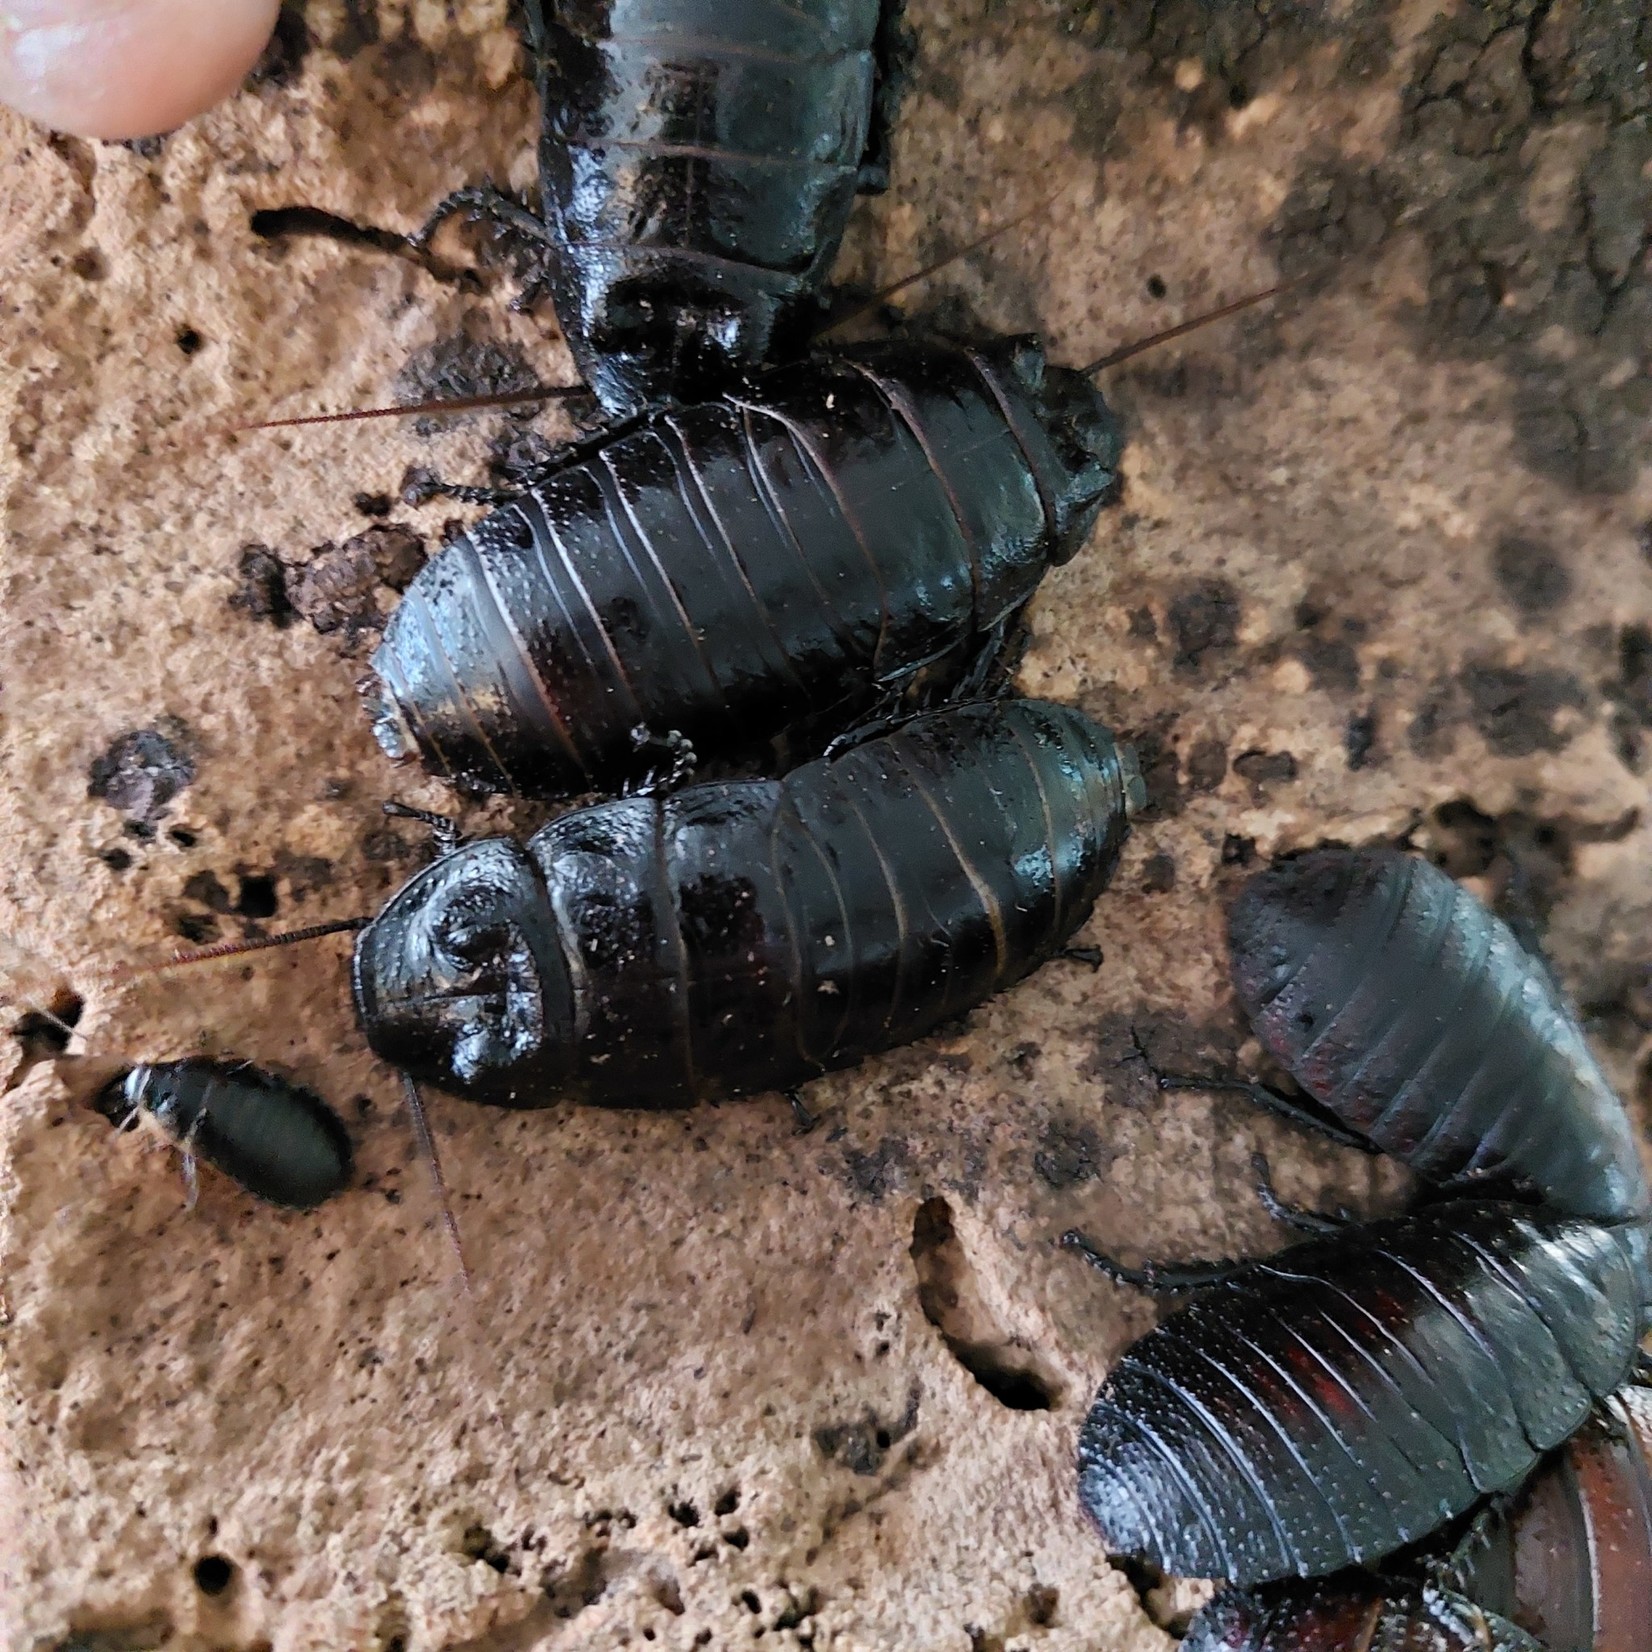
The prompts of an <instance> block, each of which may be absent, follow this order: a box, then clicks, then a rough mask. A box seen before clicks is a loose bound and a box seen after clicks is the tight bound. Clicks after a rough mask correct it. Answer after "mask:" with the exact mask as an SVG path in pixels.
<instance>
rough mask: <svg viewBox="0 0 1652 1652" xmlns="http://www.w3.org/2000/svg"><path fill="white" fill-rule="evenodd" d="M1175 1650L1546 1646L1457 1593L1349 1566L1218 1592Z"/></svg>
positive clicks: (1504, 1651) (1417, 1651)
mask: <svg viewBox="0 0 1652 1652" xmlns="http://www.w3.org/2000/svg"><path fill="white" fill-rule="evenodd" d="M1182 1652H1545V1649H1544V1648H1543V1647H1542V1646H1540V1645H1539V1644H1538V1643H1537V1642H1536V1641H1535V1640H1533V1639H1532V1637H1531V1636H1530V1635H1528V1634H1527V1633H1526V1631H1525V1630H1524V1629H1521V1628H1519V1627H1517V1626H1516V1625H1515V1624H1512V1623H1510V1622H1509V1621H1508V1620H1507V1619H1506V1618H1501V1617H1498V1616H1497V1615H1496V1614H1495V1613H1491V1612H1487V1611H1485V1610H1484V1609H1483V1608H1481V1607H1480V1606H1478V1605H1476V1604H1475V1603H1473V1602H1471V1601H1469V1600H1466V1599H1465V1598H1464V1597H1463V1596H1461V1595H1458V1594H1454V1593H1451V1592H1450V1591H1448V1590H1444V1589H1440V1588H1437V1587H1435V1586H1432V1585H1430V1584H1426V1583H1404V1582H1397V1581H1385V1580H1384V1579H1381V1578H1376V1577H1372V1576H1370V1575H1369V1574H1367V1573H1362V1572H1348V1573H1343V1574H1340V1575H1338V1576H1337V1577H1334V1578H1326V1579H1323V1580H1320V1581H1317V1582H1314V1583H1285V1584H1272V1585H1266V1586H1264V1587H1262V1588H1260V1589H1247V1590H1238V1589H1227V1590H1224V1591H1223V1592H1222V1593H1221V1594H1219V1595H1218V1596H1217V1597H1216V1598H1215V1599H1214V1600H1213V1601H1211V1603H1210V1604H1209V1605H1208V1606H1207V1607H1205V1609H1204V1610H1203V1611H1202V1612H1200V1613H1199V1615H1198V1616H1197V1617H1196V1618H1194V1620H1193V1622H1192V1623H1191V1624H1190V1625H1189V1626H1188V1631H1187V1634H1186V1636H1185V1637H1184V1638H1183V1640H1182ZM1548 1652H1558V1649H1557V1648H1554V1647H1550V1648H1548Z"/></svg>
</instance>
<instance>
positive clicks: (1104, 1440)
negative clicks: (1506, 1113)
mask: <svg viewBox="0 0 1652 1652" xmlns="http://www.w3.org/2000/svg"><path fill="white" fill-rule="evenodd" d="M1067 1242H1068V1243H1069V1244H1070V1245H1071V1246H1073V1248H1076V1249H1079V1250H1081V1251H1082V1252H1083V1253H1084V1254H1086V1255H1087V1256H1088V1257H1089V1259H1090V1260H1092V1261H1093V1262H1095V1263H1096V1265H1097V1266H1099V1267H1102V1268H1103V1269H1104V1270H1105V1271H1107V1272H1109V1273H1112V1274H1113V1275H1114V1276H1115V1277H1118V1278H1121V1279H1123V1280H1126V1281H1128V1282H1130V1283H1135V1284H1144V1285H1148V1286H1150V1287H1155V1288H1172V1289H1180V1288H1189V1287H1193V1286H1200V1285H1207V1286H1210V1287H1212V1288H1211V1289H1209V1290H1207V1291H1205V1292H1203V1293H1202V1294H1201V1295H1199V1296H1198V1297H1196V1298H1195V1299H1194V1301H1193V1302H1192V1303H1191V1304H1189V1306H1187V1307H1186V1308H1184V1309H1182V1310H1181V1311H1180V1312H1178V1313H1176V1314H1173V1315H1172V1316H1171V1317H1170V1318H1168V1319H1167V1320H1165V1321H1164V1322H1163V1323H1162V1324H1160V1325H1159V1327H1158V1328H1157V1329H1156V1330H1154V1331H1152V1332H1150V1333H1149V1334H1148V1335H1147V1336H1145V1337H1143V1338H1142V1339H1141V1340H1140V1341H1139V1342H1137V1343H1135V1344H1134V1345H1133V1346H1132V1347H1131V1348H1130V1349H1128V1350H1127V1351H1126V1353H1125V1354H1124V1357H1123V1358H1122V1359H1121V1360H1120V1361H1119V1363H1118V1364H1117V1365H1116V1366H1115V1367H1114V1368H1113V1370H1112V1371H1111V1372H1110V1373H1109V1375H1108V1378H1107V1381H1106V1383H1105V1384H1104V1385H1103V1387H1102V1389H1101V1391H1100V1393H1099V1394H1098V1395H1097V1396H1096V1400H1095V1403H1094V1405H1093V1406H1092V1407H1091V1410H1090V1414H1089V1417H1088V1419H1087V1421H1086V1422H1085V1425H1084V1429H1083V1432H1082V1434H1081V1436H1080V1440H1079V1450H1078V1464H1079V1494H1080V1497H1081V1500H1082V1502H1083V1504H1084V1507H1085V1509H1086V1510H1087V1511H1088V1512H1089V1514H1090V1516H1091V1517H1092V1519H1093V1520H1094V1521H1095V1523H1096V1525H1097V1527H1098V1529H1099V1530H1100V1533H1101V1536H1102V1539H1103V1541H1104V1542H1105V1543H1106V1545H1107V1547H1108V1550H1109V1551H1110V1552H1111V1553H1114V1554H1118V1555H1128V1556H1134V1557H1136V1558H1138V1559H1140V1560H1143V1561H1146V1562H1148V1563H1149V1564H1152V1565H1155V1566H1158V1567H1159V1568H1161V1569H1162V1570H1164V1571H1169V1572H1178V1573H1182V1574H1184V1575H1189V1576H1194V1577H1224V1578H1227V1579H1228V1580H1229V1581H1230V1582H1233V1583H1235V1584H1238V1585H1240V1586H1249V1585H1251V1584H1256V1583H1262V1582H1267V1581H1269V1580H1271V1579H1274V1578H1280V1577H1289V1576H1300V1577H1314V1576H1320V1575H1323V1574H1326V1573H1330V1572H1334V1571H1338V1570H1340V1569H1341V1568H1343V1567H1345V1566H1349V1565H1354V1564H1368V1563H1370V1562H1372V1561H1376V1560H1380V1559H1382V1558H1383V1557H1384V1556H1386V1555H1389V1554H1391V1553H1393V1552H1394V1551H1395V1550H1397V1549H1399V1548H1401V1547H1403V1546H1405V1545H1407V1544H1410V1543H1414V1542H1418V1541H1420V1540H1422V1539H1423V1538H1425V1537H1427V1536H1429V1535H1430V1534H1431V1533H1432V1532H1434V1531H1435V1530H1436V1529H1438V1528H1439V1527H1440V1526H1442V1525H1443V1524H1444V1523H1445V1522H1447V1521H1449V1520H1451V1519H1452V1518H1454V1517H1455V1516H1457V1515H1460V1514H1463V1513H1465V1512H1467V1511H1468V1510H1470V1509H1471V1508H1473V1507H1474V1506H1475V1505H1476V1504H1477V1503H1478V1502H1479V1501H1480V1500H1481V1499H1483V1498H1484V1497H1486V1496H1487V1495H1488V1494H1492V1493H1498V1492H1504V1491H1508V1490H1510V1489H1512V1488H1514V1487H1516V1486H1518V1485H1519V1484H1520V1482H1521V1481H1522V1480H1524V1479H1525V1477H1526V1476H1527V1475H1528V1474H1529V1473H1530V1472H1531V1470H1532V1468H1533V1467H1534V1466H1535V1464H1536V1463H1537V1461H1538V1458H1539V1457H1540V1456H1541V1454H1542V1453H1543V1452H1545V1451H1547V1450H1550V1449H1552V1448H1553V1447H1555V1446H1558V1445H1560V1444H1561V1443H1562V1442H1563V1441H1564V1440H1566V1438H1567V1437H1568V1436H1569V1435H1570V1434H1571V1433H1572V1432H1573V1431H1574V1430H1575V1429H1577V1428H1578V1427H1580V1426H1581V1425H1582V1423H1583V1421H1584V1419H1585V1418H1586V1417H1587V1415H1588V1413H1589V1409H1590V1407H1591V1406H1592V1405H1593V1404H1594V1403H1595V1401H1597V1400H1599V1399H1603V1398H1604V1397H1605V1396H1606V1395H1608V1394H1610V1393H1611V1392H1612V1391H1613V1390H1614V1389H1616V1388H1618V1387H1619V1386H1621V1385H1622V1383H1623V1382H1624V1381H1625V1379H1626V1378H1627V1377H1628V1375H1629V1373H1630V1371H1631V1370H1632V1369H1633V1368H1634V1366H1635V1362H1636V1359H1637V1356H1638V1346H1637V1345H1638V1340H1639V1337H1640V1335H1641V1333H1642V1331H1643V1330H1644V1328H1645V1325H1646V1316H1645V1309H1644V1306H1643V1303H1644V1300H1645V1299H1646V1298H1647V1296H1648V1295H1649V1294H1652V1292H1649V1289H1648V1287H1649V1283H1652V1282H1649V1281H1648V1279H1647V1277H1646V1268H1645V1233H1644V1230H1643V1229H1640V1228H1638V1227H1636V1226H1633V1225H1619V1226H1616V1227H1607V1226H1603V1225H1601V1224H1599V1223H1594V1222H1590V1221H1587V1220H1584V1219H1581V1218H1578V1217H1574V1216H1569V1215H1565V1214H1562V1213H1560V1212H1555V1211H1549V1210H1543V1209H1538V1210H1527V1209H1525V1208H1523V1207H1521V1206H1518V1205H1515V1204H1511V1203H1498V1202H1461V1203H1456V1202H1454V1203H1446V1204H1440V1205H1437V1206H1434V1207H1432V1208H1431V1209H1429V1210H1427V1211H1424V1212H1421V1213H1419V1214H1416V1215H1412V1216H1406V1217H1400V1218H1396V1219H1393V1220H1389V1221H1382V1222H1373V1223H1369V1224H1366V1225H1364V1226H1351V1227H1348V1228H1346V1229H1345V1230H1344V1231H1342V1232H1340V1233H1338V1234H1337V1235H1335V1236H1334V1237H1331V1238H1322V1239H1317V1240H1312V1241H1310V1242H1308V1243H1306V1244H1301V1245H1297V1246H1294V1247H1292V1248H1291V1249H1289V1250H1286V1251H1284V1252H1282V1253H1280V1254H1279V1255H1277V1256H1273V1257H1270V1258H1268V1259H1267V1260H1265V1261H1260V1262H1251V1263H1246V1264H1233V1263H1224V1264H1201V1265H1194V1266H1190V1267H1186V1268H1181V1269H1162V1270H1161V1269H1144V1270H1131V1269H1125V1268H1120V1267H1119V1265H1118V1264H1117V1263H1114V1262H1112V1261H1110V1260H1109V1259H1108V1258H1106V1257H1103V1256H1100V1255H1099V1254H1098V1253H1095V1252H1094V1251H1092V1250H1090V1249H1089V1248H1088V1247H1087V1246H1086V1245H1085V1242H1084V1241H1083V1240H1082V1239H1080V1238H1079V1237H1078V1236H1077V1235H1069V1236H1068V1239H1067Z"/></svg>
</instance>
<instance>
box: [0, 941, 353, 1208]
mask: <svg viewBox="0 0 1652 1652" xmlns="http://www.w3.org/2000/svg"><path fill="white" fill-rule="evenodd" d="M360 927H361V926H360V924H359V923H357V922H356V921H354V920H347V921H346V922H344V923H341V924H340V923H324V924H315V925H312V926H310V927H309V928H307V929H299V930H294V931H291V932H290V933H288V934H286V935H281V936H273V937H271V936H262V937H256V938H254V939H252V940H250V941H232V942H223V943H220V944H218V945H215V946H210V947H206V948H203V949H201V950H199V951H191V952H187V953H179V954H177V955H175V958H174V959H172V960H168V961H166V962H163V963H160V964H152V965H148V966H140V967H138V968H136V969H120V968H117V969H112V970H104V971H102V972H99V973H100V978H101V980H102V981H103V982H104V983H105V984H113V983H115V982H118V981H121V980H124V979H128V978H131V977H133V976H136V975H144V974H149V973H152V972H154V971H156V970H165V969H169V968H172V967H173V966H174V964H175V963H176V962H192V961H196V960H198V959H203V958H216V957H225V956H231V955H235V954H240V953H244V952H252V951H258V950H260V949H262V948H264V947H268V946H275V945H287V944H290V943H291V942H293V941H305V940H311V939H314V938H316V937H317V936H321V935H328V934H333V933H336V932H338V931H340V930H355V929H359V928H360ZM6 950H7V951H8V952H17V953H20V954H21V955H22V956H23V957H24V958H25V959H28V958H30V957H31V955H30V954H29V953H28V950H27V949H26V948H23V947H21V946H20V945H19V944H18V943H16V942H12V943H9V944H8V945H7V947H6ZM24 1009H25V1012H24V1014H23V1015H22V1016H21V1017H20V1018H19V1019H18V1020H17V1022H16V1023H15V1024H14V1025H13V1027H12V1029H11V1031H12V1036H13V1037H14V1038H16V1039H17V1040H18V1041H19V1043H20V1045H21V1046H22V1052H21V1053H22V1060H21V1062H20V1063H19V1065H18V1066H17V1068H16V1069H15V1071H14V1072H13V1074H12V1076H11V1078H10V1080H9V1081H8V1083H7V1085H6V1088H7V1089H8V1090H9V1089H12V1088H14V1087H15V1086H16V1085H17V1084H18V1083H20V1082H21V1081H22V1078H23V1076H24V1074H26V1073H27V1072H28V1071H29V1069H30V1068H32V1067H34V1066H35V1065H36V1064H38V1063H40V1062H49V1063H51V1065H52V1066H53V1067H54V1068H55V1069H56V1072H57V1076H58V1078H59V1079H60V1080H61V1081H62V1083H63V1085H64V1087H65V1089H66V1090H67V1091H68V1093H69V1094H70V1096H71V1097H72V1098H73V1099H74V1100H75V1101H76V1102H77V1103H79V1104H82V1105H85V1106H88V1107H90V1108H91V1109H92V1111H94V1112H96V1113H98V1114H100V1115H101V1116H102V1117H104V1118H106V1119H107V1120H108V1121H109V1122H110V1123H111V1124H113V1125H114V1126H115V1127H116V1128H117V1129H118V1130H122V1131H126V1130H132V1129H138V1128H145V1129H148V1130H149V1131H151V1132H152V1133H154V1134H155V1135H156V1136H158V1137H159V1138H160V1139H162V1140H164V1141H166V1142H167V1143H168V1144H169V1145H171V1146H173V1147H175V1148H177V1149H178V1150H179V1152H180V1153H181V1154H182V1157H183V1166H184V1182H185V1186H186V1188H187V1189H188V1200H189V1203H190V1204H191V1205H193V1204H194V1202H195V1193H196V1176H195V1166H196V1163H197V1162H198V1161H199V1162H202V1163H205V1164H208V1165H211V1166H212V1168H213V1169H214V1170H217V1171H220V1172H221V1173H222V1174H224V1175H225V1176H228V1177H229V1178H230V1180H231V1181H233V1182H236V1183H237V1184H238V1185H239V1186H240V1187H242V1188H243V1189H244V1190H245V1191H246V1192H248V1193H250V1194H252V1195H253V1197H254V1198H258V1199H263V1200H264V1201H265V1202H266V1203H268V1204H273V1205H284V1206H287V1207H289V1208H292V1209H298V1210H309V1209H312V1208H313V1207H315V1206H316V1205H319V1204H322V1203H324V1202H325V1201H326V1200H328V1199H330V1198H332V1197H333V1195H334V1194H335V1193H339V1192H342V1191H343V1190H344V1188H346V1187H347V1186H348V1185H349V1183H350V1178H351V1175H352V1174H353V1171H354V1153H353V1150H352V1148H351V1145H350V1133H349V1131H348V1130H347V1129H346V1128H345V1126H344V1121H343V1120H342V1119H341V1118H340V1117H339V1116H338V1114H337V1113H336V1112H334V1110H333V1109H332V1108H331V1107H330V1106H328V1104H327V1103H326V1102H325V1101H323V1100H322V1099H321V1097H320V1096H318V1095H317V1094H315V1092H314V1091H312V1090H309V1089H306V1088H305V1087H304V1086H302V1085H300V1084H295V1083H293V1082H292V1081H291V1080H290V1079H285V1078H281V1077H278V1076H277V1075H276V1074H274V1073H271V1072H267V1071H265V1070H264V1069H262V1068H259V1067H255V1066H253V1064H252V1063H251V1062H249V1061H239V1060H209V1059H207V1058H205V1057H201V1056H191V1057H186V1058H184V1059H182V1060H178V1061H159V1062H138V1063H135V1064H132V1063H128V1062H125V1061H119V1060H111V1059H109V1058H108V1057H105V1056H88V1055H84V1054H71V1053H69V1046H70V1044H71V1043H72V1041H73V1039H74V1037H75V1029H76V1027H77V1026H78V1024H79V1022H80V1017H81V1010H82V1001H81V998H80V996H79V995H78V994H76V993H73V992H69V991H67V990H66V989H60V990H59V991H58V992H57V993H56V994H55V995H53V996H52V997H51V998H50V999H47V998H46V997H45V996H44V995H43V996H42V998H41V1000H40V1001H39V1002H38V1003H37V1004H36V1005H34V1006H27V1005H26V1006H25V1007H24Z"/></svg>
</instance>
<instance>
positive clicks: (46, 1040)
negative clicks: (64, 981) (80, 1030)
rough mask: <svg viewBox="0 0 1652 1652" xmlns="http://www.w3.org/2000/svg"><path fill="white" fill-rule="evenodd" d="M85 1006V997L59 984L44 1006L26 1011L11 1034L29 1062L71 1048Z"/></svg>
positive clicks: (49, 1056) (48, 1057)
mask: <svg viewBox="0 0 1652 1652" xmlns="http://www.w3.org/2000/svg"><path fill="white" fill-rule="evenodd" d="M85 1009H86V1000H85V999H83V998H82V997H81V996H80V994H79V993H77V992H74V991H72V990H71V989H70V988H68V987H59V988H58V989H57V991H56V992H54V993H53V994H52V996H51V1000H50V1002H49V1003H48V1004H47V1005H46V1007H45V1008H44V1009H36V1010H25V1011H24V1013H23V1014H22V1015H20V1016H19V1017H18V1018H17V1021H16V1022H15V1023H14V1025H13V1026H12V1030H11V1035H12V1037H13V1038H15V1039H16V1040H17V1042H18V1043H19V1044H21V1045H22V1046H23V1057H24V1059H25V1060H26V1061H30V1062H34V1061H50V1060H51V1058H52V1057H53V1056H57V1055H62V1054H63V1052H64V1051H65V1050H66V1049H68V1047H69V1040H70V1038H71V1037H72V1036H73V1033H74V1029H75V1028H76V1027H77V1026H79V1025H80V1017H81V1015H82V1014H83V1013H84V1011H85Z"/></svg>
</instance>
